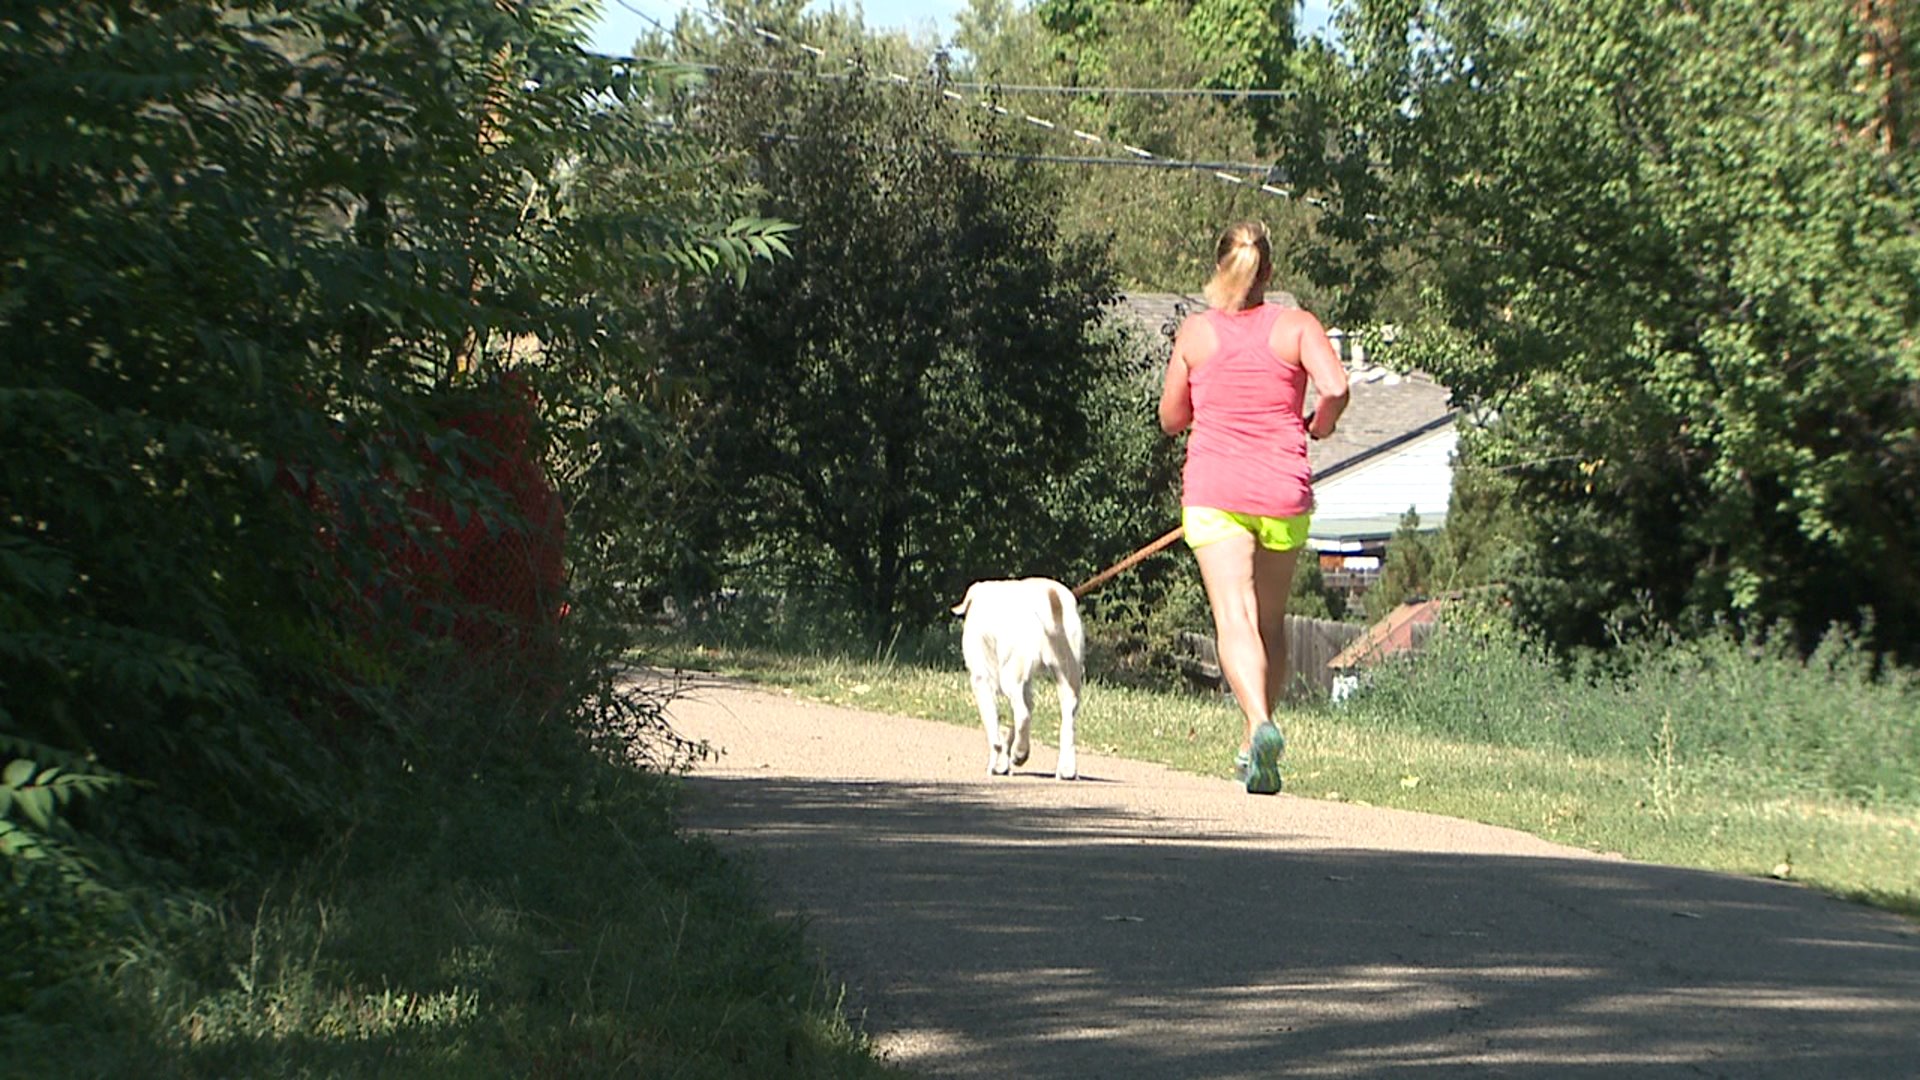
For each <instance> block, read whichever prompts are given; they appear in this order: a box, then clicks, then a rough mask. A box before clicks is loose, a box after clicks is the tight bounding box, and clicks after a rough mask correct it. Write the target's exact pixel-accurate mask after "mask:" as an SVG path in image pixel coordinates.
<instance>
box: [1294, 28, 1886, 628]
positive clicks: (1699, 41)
mask: <svg viewBox="0 0 1920 1080" xmlns="http://www.w3.org/2000/svg"><path fill="white" fill-rule="evenodd" d="M1877 7H1878V5H1874V4H1859V5H1823V4H1806V3H1794V2H1788V0H1741V2H1737V3H1725V4H1714V5H1708V6H1700V5H1691V4H1662V5H1655V6H1653V7H1651V8H1649V7H1647V6H1646V5H1644V4H1628V3H1623V2H1610V0H1609V2H1600V3H1594V4H1582V5H1563V4H1550V3H1528V4H1521V5H1517V6H1516V5H1512V4H1494V3H1485V2H1481V0H1444V2H1435V3H1426V4H1415V3H1407V2H1403V0H1362V2H1360V3H1357V4H1356V5H1354V6H1353V7H1352V8H1351V9H1350V12H1349V16H1348V18H1347V20H1346V21H1345V22H1344V23H1343V41H1344V42H1345V46H1346V48H1347V49H1348V50H1349V53H1350V57H1351V60H1350V63H1349V65H1348V68H1347V70H1346V71H1345V72H1343V73H1341V78H1340V79H1338V80H1333V79H1329V81H1328V86H1329V87H1331V88H1332V89H1330V90H1329V91H1328V92H1327V93H1326V94H1324V95H1322V97H1321V98H1320V100H1319V104H1318V106H1317V107H1321V108H1324V109H1326V110H1327V114H1328V116H1329V119H1330V120H1331V121H1334V122H1337V124H1338V126H1339V128H1340V129H1341V130H1342V131H1346V132H1351V133H1352V134H1351V135H1350V136H1343V138H1344V139H1345V141H1346V142H1347V144H1348V145H1347V146H1345V147H1344V148H1343V150H1342V151H1341V153H1340V154H1338V155H1332V156H1330V158H1329V161H1330V162H1331V164H1330V165H1329V167H1328V168H1326V169H1325V170H1323V172H1322V174H1321V175H1322V177H1323V179H1325V180H1326V181H1327V182H1328V183H1329V185H1330V187H1331V188H1333V189H1334V190H1335V197H1334V198H1333V199H1332V200H1331V205H1332V206H1333V208H1334V211H1335V214H1336V217H1337V218H1338V219H1340V220H1341V221H1344V223H1345V225H1344V227H1346V228H1350V229H1353V230H1355V231H1356V232H1357V231H1359V230H1362V229H1365V228H1368V227H1370V226H1371V227H1375V228H1378V229H1380V230H1382V231H1384V232H1387V233H1389V234H1391V235H1393V236H1394V237H1396V238H1398V239H1402V240H1404V242H1405V243H1407V244H1408V245H1409V246H1411V247H1412V248H1414V249H1415V250H1417V251H1418V253H1419V255H1420V257H1421V258H1422V259H1423V260H1427V261H1428V262H1429V263H1430V264H1431V265H1433V266H1434V267H1436V268H1437V272H1436V273H1435V274H1434V276H1433V279H1432V280H1433V285H1432V287H1431V288H1430V289H1429V292H1428V295H1427V301H1428V306H1427V309H1426V313H1425V317H1424V318H1423V320H1422V329H1421V332H1420V333H1419V334H1418V335H1415V336H1416V337H1417V338H1418V340H1419V344H1418V345H1417V347H1416V351H1415V352H1414V353H1413V354H1412V356H1413V359H1414V360H1415V361H1416V362H1418V363H1420V364H1422V365H1424V366H1426V367H1427V368H1428V369H1429V370H1432V371H1434V372H1435V373H1436V374H1438V375H1439V376H1441V377H1442V378H1443V379H1444V381H1446V382H1447V383H1448V384H1449V385H1450V386H1452V387H1453V388H1454V389H1455V391H1456V393H1457V394H1458V395H1459V396H1460V397H1461V398H1462V399H1464V400H1468V401H1473V402H1478V403H1481V404H1482V405H1484V406H1485V407H1487V408H1488V409H1490V410H1492V411H1493V413H1494V414H1496V415H1497V422H1496V423H1495V424H1494V425H1493V426H1492V427H1491V428H1490V429H1489V431H1488V432H1487V433H1486V437H1485V438H1484V439H1482V440H1480V441H1479V442H1478V443H1477V444H1476V447H1475V449H1474V452H1475V454H1476V458H1475V460H1474V462H1473V464H1474V465H1475V466H1476V467H1481V468H1487V469H1493V470H1499V471H1500V472H1501V473H1503V474H1504V475H1505V476H1506V477H1507V478H1509V479H1510V480H1511V482H1512V498H1513V499H1514V500H1515V501H1516V502H1517V504H1518V505H1519V506H1520V507H1522V508H1523V512H1524V514H1525V515H1526V516H1527V517H1528V518H1529V519H1530V521H1531V523H1532V526H1533V528H1532V530H1531V531H1532V532H1533V535H1534V538H1535V543H1534V544H1533V545H1532V546H1531V547H1530V548H1529V550H1528V551H1527V557H1526V559H1525V560H1524V564H1523V565H1521V566H1519V567H1517V568H1516V570H1517V571H1518V580H1517V581H1516V587H1517V590H1518V593H1517V595H1518V598H1519V599H1520V600H1521V601H1522V602H1521V604H1520V607H1521V609H1522V610H1523V612H1524V613H1525V614H1526V615H1527V616H1528V617H1529V618H1530V619H1532V620H1533V621H1535V622H1536V623H1538V624H1539V625H1541V626H1543V627H1546V628H1548V629H1550V630H1551V631H1552V632H1553V634H1554V635H1555V636H1556V638H1557V639H1559V640H1561V641H1563V642H1575V641H1596V642H1597V641H1602V640H1604V634H1605V628H1606V627H1607V626H1608V625H1609V624H1615V625H1617V624H1621V623H1627V622H1632V621H1633V620H1634V619H1636V618H1640V617H1643V616H1649V615H1650V616H1651V617H1653V618H1655V619H1658V620H1660V621H1665V622H1671V623H1680V624H1685V623H1701V622H1706V621H1710V620H1712V619H1715V618H1719V617H1724V616H1728V615H1732V616H1738V617H1746V618H1753V619H1759V620H1764V621H1772V620H1780V619H1784V620H1788V621H1790V622H1791V623H1793V624H1795V625H1797V626H1798V627H1800V628H1801V630H1802V632H1803V635H1804V637H1805V639H1806V640H1808V641H1811V640H1813V639H1815V638H1817V636H1818V635H1819V633H1820V632H1821V631H1822V629H1823V628H1824V627H1825V626H1826V625H1828V624H1829V623H1830V622H1833V621H1836V620H1837V621H1852V620H1855V619H1857V618H1858V617H1859V615H1860V613H1861V612H1863V611H1866V612H1871V613H1872V617H1873V619H1874V620H1875V622H1874V627H1875V633H1876V635H1877V639H1878V640H1879V641H1880V643H1881V644H1882V645H1891V646H1895V647H1898V648H1900V649H1903V650H1904V651H1906V652H1908V653H1909V654H1912V653H1914V652H1915V651H1916V650H1920V579H1917V578H1916V577H1915V573H1916V571H1915V568H1916V567H1920V550H1916V547H1915V543H1916V541H1915V537H1916V536H1917V535H1920V532H1916V530H1917V529H1920V429H1917V426H1916V425H1917V423H1920V350H1917V349H1916V344H1915V342H1916V333H1915V326H1916V317H1917V316H1920V288H1916V284H1917V282H1916V273H1917V272H1916V267H1920V221H1917V220H1916V214H1917V213H1920V210H1917V208H1920V199H1916V197H1915V192H1916V188H1915V181H1916V179H1920V161H1917V160H1916V156H1915V154H1914V152H1913V149H1912V144H1911V134H1912V131H1911V128H1912V117H1911V116H1910V115H1907V114H1904V113H1901V112H1899V111H1898V110H1897V109H1894V108H1893V105H1892V104H1890V103H1897V102H1899V101H1901V100H1903V99H1904V95H1905V93H1906V90H1905V88H1904V83H1903V82H1901V80H1904V79H1905V77H1906V76H1905V74H1904V73H1905V72H1906V71H1908V70H1911V52H1912V49H1913V47H1914V46H1913V43H1912V42H1911V41H1907V42H1905V43H1904V44H1903V43H1901V42H1900V41H1899V40H1898V39H1897V38H1895V39H1893V40H1891V41H1889V40H1887V39H1886V38H1885V36H1884V35H1879V36H1875V35H1873V34H1870V33H1869V32H1868V31H1869V29H1870V28H1871V27H1870V24H1869V23H1866V22H1863V21H1862V15H1863V13H1865V14H1872V12H1871V11H1869V10H1868V9H1875V8H1877ZM1868 46H1871V47H1870V48H1869V47H1868ZM1863 49H1865V55H1864V56H1863ZM1876 57H1877V58H1878V59H1875V58H1876ZM1335 227H1342V226H1339V225H1338V224H1336V226H1335Z"/></svg>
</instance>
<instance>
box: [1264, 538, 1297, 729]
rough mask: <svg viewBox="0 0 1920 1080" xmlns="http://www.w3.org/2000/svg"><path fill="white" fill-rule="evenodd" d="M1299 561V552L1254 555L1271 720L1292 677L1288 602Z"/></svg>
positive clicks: (1269, 552)
mask: <svg viewBox="0 0 1920 1080" xmlns="http://www.w3.org/2000/svg"><path fill="white" fill-rule="evenodd" d="M1299 560H1300V549H1298V548H1295V549H1294V550H1292V551H1269V550H1267V549H1266V548H1263V547H1255V548H1254V551H1253V591H1254V602H1255V603H1256V604H1258V605H1259V610H1260V643H1261V644H1262V645H1263V646H1265V647H1266V650H1267V708H1268V715H1269V716H1271V715H1272V710H1273V709H1277V708H1279V707H1280V703H1281V702H1282V701H1284V700H1286V696H1287V677H1288V676H1289V675H1290V674H1291V672H1289V671H1288V670H1287V661H1288V659H1289V656H1288V651H1287V600H1288V599H1289V598H1291V597H1292V595H1293V572H1294V569H1295V567H1297V566H1298V565H1299Z"/></svg>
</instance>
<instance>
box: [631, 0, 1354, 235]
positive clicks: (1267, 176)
mask: <svg viewBox="0 0 1920 1080" xmlns="http://www.w3.org/2000/svg"><path fill="white" fill-rule="evenodd" d="M622 2H623V3H624V0H622ZM701 14H704V15H706V16H707V17H709V18H711V19H714V20H715V21H718V22H721V23H724V24H726V25H727V26H730V27H733V28H734V29H736V30H739V31H742V32H744V33H749V34H754V35H756V36H758V37H760V38H762V39H764V40H766V41H770V42H774V43H776V44H780V45H788V46H791V47H794V48H797V49H800V50H802V51H804V52H806V53H807V54H808V55H810V56H814V57H818V58H822V59H824V58H825V57H826V55H827V52H826V50H825V49H822V48H820V47H818V46H816V45H809V44H807V43H806V42H803V41H799V40H797V39H794V38H790V37H788V36H787V35H785V34H780V33H777V32H775V31H773V30H769V29H767V28H766V27H764V26H751V25H747V24H745V23H741V22H739V21H738V20H736V19H733V18H731V17H729V16H727V15H725V14H723V13H721V12H717V11H706V12H701ZM846 63H847V65H848V66H850V67H852V66H858V64H859V61H856V60H851V59H849V60H847V61H846ZM772 70H774V71H783V70H787V69H772ZM795 74H810V73H798V72H796V73H795ZM881 74H884V75H885V77H886V78H887V79H889V80H890V81H892V82H896V83H901V84H904V85H915V84H918V83H919V82H921V81H922V80H918V79H914V78H912V77H909V76H907V75H903V74H901V73H899V72H897V71H888V72H884V73H881ZM815 77H824V73H819V74H817V75H816V76H815ZM987 85H990V84H985V83H948V84H945V85H943V86H942V87H941V88H940V94H941V96H942V97H945V98H946V99H948V100H950V101H956V102H960V103H962V104H972V105H975V106H977V107H978V108H980V109H983V110H986V111H988V112H992V113H993V114H995V115H996V116H1009V117H1010V116H1018V117H1019V118H1020V119H1021V120H1023V121H1025V122H1026V123H1028V124H1031V125H1033V126H1034V127H1039V128H1044V129H1046V130H1049V131H1056V132H1060V133H1062V134H1065V135H1067V136H1069V137H1071V138H1074V139H1077V140H1079V141H1081V142H1084V143H1090V144H1093V145H1099V146H1104V145H1108V144H1111V145H1113V146H1116V147H1118V148H1119V149H1121V150H1122V151H1124V152H1125V153H1127V154H1129V155H1131V156H1132V157H1133V158H1135V159H1137V160H1138V161H1140V162H1166V161H1168V159H1165V158H1162V157H1160V156H1159V155H1157V154H1155V153H1153V152H1152V151H1151V150H1147V149H1144V148H1142V147H1138V146H1134V145H1133V144H1131V143H1127V142H1123V141H1120V140H1117V139H1107V138H1105V137H1103V136H1101V135H1097V134H1095V133H1093V132H1090V131H1082V130H1080V129H1078V128H1074V127H1070V126H1063V125H1061V124H1059V123H1056V122H1055V121H1052V120H1048V119H1047V118H1045V117H1041V116H1035V115H1033V114H1032V113H1025V112H1023V113H1015V112H1014V111H1013V110H1011V109H1008V108H1006V107H1005V106H1003V105H1001V104H999V103H998V102H995V101H988V100H977V101H975V100H970V99H969V98H968V97H967V96H966V95H965V94H962V93H960V92H959V91H958V90H955V89H953V87H955V86H968V87H978V86H987ZM1075 89H1076V90H1080V89H1092V88H1075ZM1140 89H1147V90H1151V89H1153V88H1151V87H1143V88H1140ZM1181 92H1182V93H1183V94H1185V93H1193V92H1194V91H1185V90H1183V91H1181ZM1199 92H1204V93H1211V92H1212V91H1199ZM1238 93H1242V94H1245V93H1247V92H1245V91H1240V92H1238ZM1261 93H1270V94H1275V95H1278V94H1284V93H1287V91H1261ZM1029 157H1031V158H1032V159H1033V160H1036V161H1038V160H1043V159H1044V158H1046V157H1047V155H1029ZM1056 157H1058V158H1059V159H1060V160H1061V161H1063V162H1065V161H1072V162H1073V163H1075V164H1096V163H1097V164H1100V165H1112V164H1120V163H1124V162H1126V159H1122V158H1113V157H1103V158H1086V159H1073V158H1070V157H1067V156H1064V155H1056ZM1160 167H1162V168H1174V169H1193V170H1199V169H1202V168H1209V167H1207V166H1205V165H1204V164H1203V163H1199V162H1178V163H1170V164H1165V165H1162V166H1160ZM1209 171H1211V172H1212V174H1213V176H1214V178H1215V179H1217V180H1219V181H1221V182H1223V183H1229V184H1237V185H1240V186H1243V187H1252V188H1256V189H1258V190H1260V191H1262V192H1264V193H1266V194H1268V195H1277V196H1279V197H1281V198H1286V199H1290V198H1293V197H1294V196H1293V192H1292V191H1290V190H1288V189H1286V188H1282V187H1278V186H1276V185H1274V184H1273V183H1271V179H1272V177H1273V172H1272V170H1270V169H1268V168H1267V167H1266V166H1263V165H1256V166H1249V167H1247V168H1246V170H1245V171H1249V172H1258V173H1260V174H1262V177H1263V178H1262V179H1261V180H1258V181H1254V180H1248V179H1246V178H1245V177H1241V176H1235V175H1232V174H1230V173H1228V172H1226V171H1224V170H1223V169H1219V168H1209ZM1301 201H1302V202H1305V203H1307V204H1308V205H1310V206H1318V207H1324V206H1325V205H1326V203H1325V202H1324V201H1323V200H1321V199H1318V198H1315V197H1313V196H1308V197H1306V198H1304V199H1302V200H1301Z"/></svg>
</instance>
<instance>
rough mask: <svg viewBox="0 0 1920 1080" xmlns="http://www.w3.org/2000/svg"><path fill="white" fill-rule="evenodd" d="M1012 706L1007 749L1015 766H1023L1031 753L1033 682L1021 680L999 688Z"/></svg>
mask: <svg viewBox="0 0 1920 1080" xmlns="http://www.w3.org/2000/svg"><path fill="white" fill-rule="evenodd" d="M1001 690H1002V691H1003V692H1004V693H1005V694H1006V695H1007V701H1009V702H1010V703H1012V705H1013V743H1012V745H1011V747H1010V748H1009V749H1010V751H1011V755H1012V757H1013V763H1014V764H1015V765H1025V764H1026V763H1027V755H1029V754H1031V753H1032V752H1033V682H1032V680H1031V679H1030V678H1029V679H1022V680H1020V681H1019V682H1018V683H1011V684H1009V685H1005V686H1002V687H1001Z"/></svg>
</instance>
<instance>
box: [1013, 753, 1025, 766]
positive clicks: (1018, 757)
mask: <svg viewBox="0 0 1920 1080" xmlns="http://www.w3.org/2000/svg"><path fill="white" fill-rule="evenodd" d="M1027 754H1028V751H1026V750H1015V751H1014V752H1013V763H1014V765H1015V766H1020V765H1025V764H1026V763H1027Z"/></svg>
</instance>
